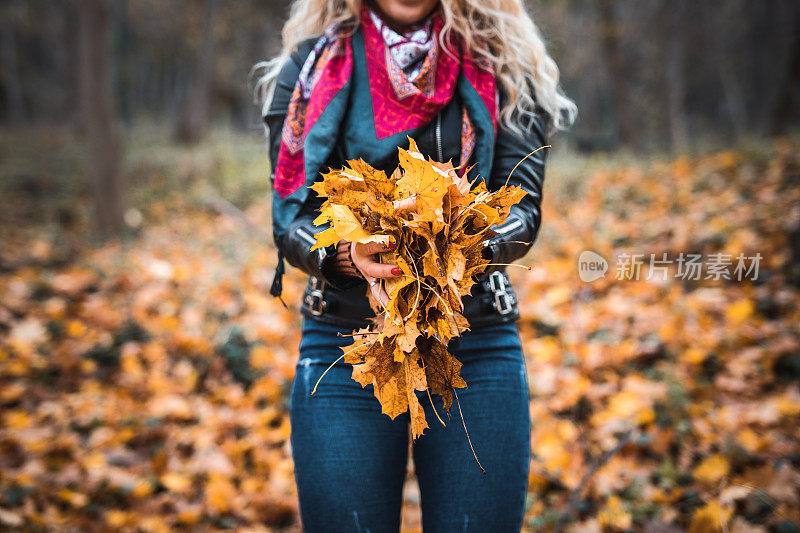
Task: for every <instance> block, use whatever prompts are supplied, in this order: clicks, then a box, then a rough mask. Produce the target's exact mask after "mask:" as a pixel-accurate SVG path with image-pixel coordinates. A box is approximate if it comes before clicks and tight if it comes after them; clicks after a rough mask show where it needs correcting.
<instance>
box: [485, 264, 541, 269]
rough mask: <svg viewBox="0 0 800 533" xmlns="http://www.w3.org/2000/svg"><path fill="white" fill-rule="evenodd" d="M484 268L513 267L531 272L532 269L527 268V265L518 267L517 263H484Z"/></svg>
mask: <svg viewBox="0 0 800 533" xmlns="http://www.w3.org/2000/svg"><path fill="white" fill-rule="evenodd" d="M485 266H509V267H510V266H515V267H520V268H524V269H525V270H533V268H532V267H529V266H527V265H520V264H517V263H486V265H485Z"/></svg>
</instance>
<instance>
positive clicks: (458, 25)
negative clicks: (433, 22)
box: [254, 0, 578, 132]
mask: <svg viewBox="0 0 800 533" xmlns="http://www.w3.org/2000/svg"><path fill="white" fill-rule="evenodd" d="M361 4H362V0H294V2H293V3H292V7H291V10H290V14H289V19H288V20H287V21H286V24H284V26H283V31H282V36H283V47H282V50H281V53H280V55H278V56H277V57H275V58H273V59H272V60H270V61H264V62H261V63H258V64H257V65H256V66H255V67H254V70H255V71H258V72H261V73H262V75H261V77H260V78H259V79H258V82H257V84H256V98H257V99H260V100H261V101H262V102H264V103H265V104H266V103H268V102H269V101H270V100H271V95H272V91H273V90H274V85H275V79H276V77H277V75H278V72H279V71H280V69H281V66H282V65H283V64H284V62H285V61H286V60H288V59H289V55H290V54H291V53H292V51H293V50H294V49H295V48H296V47H297V45H298V44H299V43H300V42H301V41H303V40H305V39H307V38H309V37H316V36H319V35H321V34H322V32H323V31H324V30H325V28H327V27H328V25H329V24H331V23H334V22H336V23H342V24H348V23H350V24H352V23H353V21H357V20H358V15H359V12H360V10H361ZM439 4H440V6H441V10H442V15H443V19H444V26H443V28H442V31H441V32H440V34H439V44H440V45H441V46H442V48H443V49H444V50H446V51H448V50H451V49H452V47H450V46H448V43H452V42H453V36H454V35H455V36H457V37H458V38H461V39H462V40H463V42H464V43H465V44H466V46H467V47H469V48H470V49H471V50H473V52H474V53H477V54H480V55H482V56H484V57H485V58H486V59H488V60H489V61H491V62H492V64H493V65H494V67H495V72H496V76H497V81H498V84H499V85H500V87H501V88H502V89H503V91H504V92H505V94H506V96H507V100H506V103H505V105H504V106H503V107H502V109H500V121H501V122H502V123H503V124H504V125H505V126H506V127H507V128H509V129H511V130H513V131H517V132H519V131H520V128H519V126H518V122H516V121H514V120H512V116H513V114H514V112H515V111H516V112H517V113H518V114H519V117H520V118H521V119H522V120H521V121H520V122H522V124H523V125H524V127H525V128H529V127H530V126H531V124H532V121H533V119H534V110H535V105H536V104H538V105H539V106H541V107H542V108H543V109H544V110H545V111H546V112H547V113H548V114H549V116H550V126H551V127H552V128H554V129H557V130H564V129H566V128H568V127H569V126H570V125H571V124H572V123H573V122H574V120H575V117H576V116H577V113H578V109H577V107H576V106H575V103H574V102H573V101H572V100H571V99H569V98H568V97H567V96H566V95H564V93H563V92H562V91H561V88H560V87H559V84H558V81H559V72H558V67H557V66H556V63H555V61H553V58H552V57H550V55H549V54H548V53H547V49H546V47H545V43H544V40H543V39H542V36H541V33H540V32H539V28H538V27H537V26H536V24H534V22H533V19H532V18H531V16H530V14H529V13H528V12H527V11H526V10H525V7H524V5H523V2H522V0H440V2H439ZM479 43H484V44H483V45H481V44H479Z"/></svg>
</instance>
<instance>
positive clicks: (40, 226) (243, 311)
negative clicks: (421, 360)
mask: <svg viewBox="0 0 800 533" xmlns="http://www.w3.org/2000/svg"><path fill="white" fill-rule="evenodd" d="M26 137H27V138H28V139H29V142H22V141H20V139H21V137H20V136H19V135H17V134H16V133H11V132H0V160H2V161H3V164H2V168H0V196H1V197H2V198H3V210H2V211H0V241H1V242H2V243H3V245H2V249H0V406H2V414H1V415H0V417H2V418H0V420H2V423H0V529H10V528H18V529H20V530H30V531H37V530H38V531H44V530H49V529H52V528H55V529H57V530H70V528H74V529H73V530H80V531H103V530H108V529H115V530H122V531H126V530H127V531H135V530H136V528H137V527H138V528H139V530H142V531H169V530H173V529H177V530H187V529H189V530H191V529H204V530H216V529H236V530H238V531H298V530H299V524H298V514H297V502H296V490H295V486H294V480H293V470H292V460H291V452H290V448H289V440H288V437H289V432H290V427H289V418H288V411H287V394H288V391H289V389H290V387H291V382H292V378H293V375H294V369H295V363H296V360H297V347H298V342H299V321H300V315H299V312H298V309H297V304H298V302H299V299H300V295H301V293H302V289H303V286H304V276H302V275H301V273H299V272H298V271H297V270H294V269H289V273H288V275H287V277H286V280H285V290H284V300H285V301H286V302H287V303H288V304H289V309H285V308H284V307H283V306H282V305H281V304H280V302H278V301H277V300H276V299H273V298H271V297H270V296H269V292H268V291H269V286H270V282H271V278H272V273H273V270H274V267H275V261H276V256H275V250H274V247H273V246H272V243H271V230H270V226H269V201H268V194H269V193H268V187H267V185H268V182H267V168H268V164H267V158H266V154H265V150H264V143H263V141H262V137H261V136H259V135H257V134H254V135H251V136H244V135H241V134H239V135H233V134H229V133H224V132H216V133H215V134H214V135H212V136H211V138H210V139H209V140H208V141H207V142H205V143H203V144H202V145H200V146H197V147H193V148H178V147H175V146H173V145H172V144H171V143H170V142H169V140H168V139H167V138H166V137H165V136H163V134H160V133H159V132H158V131H157V130H154V131H150V130H146V129H144V130H141V131H138V130H137V132H135V133H134V135H132V136H131V137H130V138H129V139H128V155H127V159H126V165H125V166H126V172H127V175H128V177H129V181H130V184H131V188H130V194H129V203H130V205H131V206H132V207H131V209H130V210H129V211H128V212H127V213H126V221H127V222H128V224H129V226H130V229H129V230H128V232H127V234H126V235H125V236H124V237H123V238H121V239H114V240H111V241H107V242H100V241H98V240H96V239H95V238H93V237H91V236H90V235H91V232H90V231H89V229H88V228H89V227H90V222H91V218H90V216H91V199H90V197H89V195H88V194H87V191H86V187H85V185H84V184H83V180H82V177H81V171H80V164H79V161H80V159H79V157H80V153H81V152H80V150H79V149H78V146H77V144H76V143H75V141H74V139H73V138H72V137H71V136H69V135H68V134H66V133H64V132H60V131H51V132H47V133H44V132H42V131H31V132H27V135H26ZM32 138H33V139H35V142H30V139H32ZM543 197H544V201H543V205H544V210H543V227H542V230H541V233H540V235H539V238H538V240H537V242H536V245H535V246H534V248H533V250H532V251H531V252H530V253H529V254H528V255H527V256H526V258H525V259H524V260H523V262H524V263H525V264H529V265H531V266H532V267H533V269H532V271H530V272H528V271H524V270H522V269H512V270H511V275H512V279H513V282H514V285H515V288H516V291H517V294H518V296H519V298H520V302H521V304H520V309H521V314H522V318H521V320H520V331H521V335H522V339H523V346H524V351H525V355H526V364H527V370H528V377H529V383H530V393H531V396H530V407H531V415H532V421H533V424H532V434H531V451H532V453H533V455H532V462H531V470H530V479H529V492H528V501H527V509H526V514H525V528H526V530H529V531H544V530H557V529H563V530H564V531H573V532H592V531H631V530H633V531H639V530H648V531H659V532H672V531H683V530H688V531H690V532H692V533H703V532H712V531H731V532H734V531H736V532H743V531H756V532H767V531H770V532H772V531H775V532H787V533H788V532H791V531H798V525H800V424H798V420H800V388H799V385H800V298H798V296H800V289H799V288H798V287H800V271H799V270H798V267H797V261H798V260H800V257H798V255H800V254H798V252H797V248H798V244H797V239H798V234H797V233H794V234H792V233H791V232H792V231H795V232H796V231H797V228H798V224H800V142H799V141H798V140H797V139H781V140H775V141H773V142H771V143H766V144H761V145H755V146H751V147H747V148H741V149H738V150H726V151H718V152H714V153H709V154H705V155H699V156H693V157H682V158H677V159H670V158H665V157H651V158H647V159H644V158H634V157H629V156H621V155H613V156H612V155H594V156H592V157H585V156H577V155H574V154H567V153H558V154H554V156H553V157H552V158H551V162H550V164H549V166H548V171H547V178H546V180H545V191H544V195H543ZM223 198H224V199H225V200H222V199H223ZM792 246H794V249H795V251H794V255H793V251H792ZM585 250H590V251H593V252H595V253H596V254H599V256H601V257H602V258H604V259H605V260H607V261H608V267H607V271H606V272H605V276H604V277H601V278H600V279H597V280H595V281H581V277H580V276H579V269H578V257H579V256H580V254H581V252H583V251H585ZM625 254H629V256H626V255H625ZM636 254H643V255H642V256H641V261H642V264H641V266H640V267H637V266H636V264H637V263H636V261H632V262H630V263H626V261H625V258H626V257H631V256H632V257H638V256H637V255H636ZM650 254H654V258H655V259H656V260H658V261H661V262H660V263H659V262H655V263H653V264H651V262H650V260H651V256H650ZM663 254H666V256H664V255H663ZM681 254H684V255H683V257H686V256H687V254H697V257H695V259H697V263H694V264H698V263H699V265H700V270H699V272H698V271H692V270H689V271H688V275H687V271H686V267H687V265H686V264H681V263H680V261H679V258H680V257H681ZM740 254H741V256H740ZM756 254H760V259H758V260H754V259H753V258H754V257H756ZM592 257H594V256H592ZM592 257H590V258H589V259H591V260H592V261H594V263H596V264H598V265H601V266H602V261H601V260H599V259H598V258H596V257H594V258H593V259H592ZM756 263H757V264H758V273H757V275H755V273H754V272H753V270H752V269H753V266H754V264H756ZM740 264H741V266H743V267H744V268H743V269H741V268H737V267H738V266H739V265H740ZM679 267H681V269H679ZM748 268H749V269H750V270H747V269H748ZM637 271H638V276H637ZM591 272H594V271H592V270H585V271H584V273H591ZM637 278H638V279H637ZM694 278H697V279H694ZM753 278H755V279H753ZM423 438H424V437H423ZM410 467H411V468H410V471H409V472H410V473H409V478H408V482H407V484H406V491H405V494H406V498H405V503H404V508H403V521H404V531H419V530H420V515H419V506H418V503H419V495H418V491H417V490H416V484H415V482H414V479H413V465H410Z"/></svg>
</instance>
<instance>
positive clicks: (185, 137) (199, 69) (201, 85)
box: [175, 0, 217, 143]
mask: <svg viewBox="0 0 800 533" xmlns="http://www.w3.org/2000/svg"><path fill="white" fill-rule="evenodd" d="M216 18H217V0H206V5H205V21H204V22H203V39H202V41H201V42H200V48H199V49H198V51H197V62H196V69H195V75H194V80H193V82H192V86H191V87H190V89H189V98H188V99H187V100H186V102H185V103H184V105H183V108H182V110H181V112H180V114H179V117H178V125H177V128H176V131H175V139H176V140H177V141H178V142H183V143H196V142H198V141H199V140H200V139H201V138H202V137H203V134H204V133H205V130H206V127H207V125H208V112H209V94H210V92H211V91H210V86H211V74H212V72H213V69H214V25H215V24H216Z"/></svg>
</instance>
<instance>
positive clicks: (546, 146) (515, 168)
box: [503, 144, 552, 187]
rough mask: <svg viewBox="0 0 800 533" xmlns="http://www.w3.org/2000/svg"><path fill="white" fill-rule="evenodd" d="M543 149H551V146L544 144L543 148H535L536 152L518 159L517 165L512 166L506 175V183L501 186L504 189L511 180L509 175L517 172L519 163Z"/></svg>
mask: <svg viewBox="0 0 800 533" xmlns="http://www.w3.org/2000/svg"><path fill="white" fill-rule="evenodd" d="M543 148H552V146H550V145H549V144H546V145H544V146H540V147H539V148H537V149H536V150H534V151H533V152H531V153H529V154H528V155H526V156H525V157H523V158H522V159H520V160H519V163H517V164H516V165H514V168H512V169H511V172H509V173H508V177H507V178H506V182H505V183H504V184H503V187H505V186H506V185H508V180H510V179H511V174H513V173H514V171H515V170H517V167H518V166H519V164H520V163H522V162H523V161H525V160H526V159H528V158H529V157H530V156H532V155H533V154H535V153H536V152H538V151H539V150H541V149H543Z"/></svg>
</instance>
